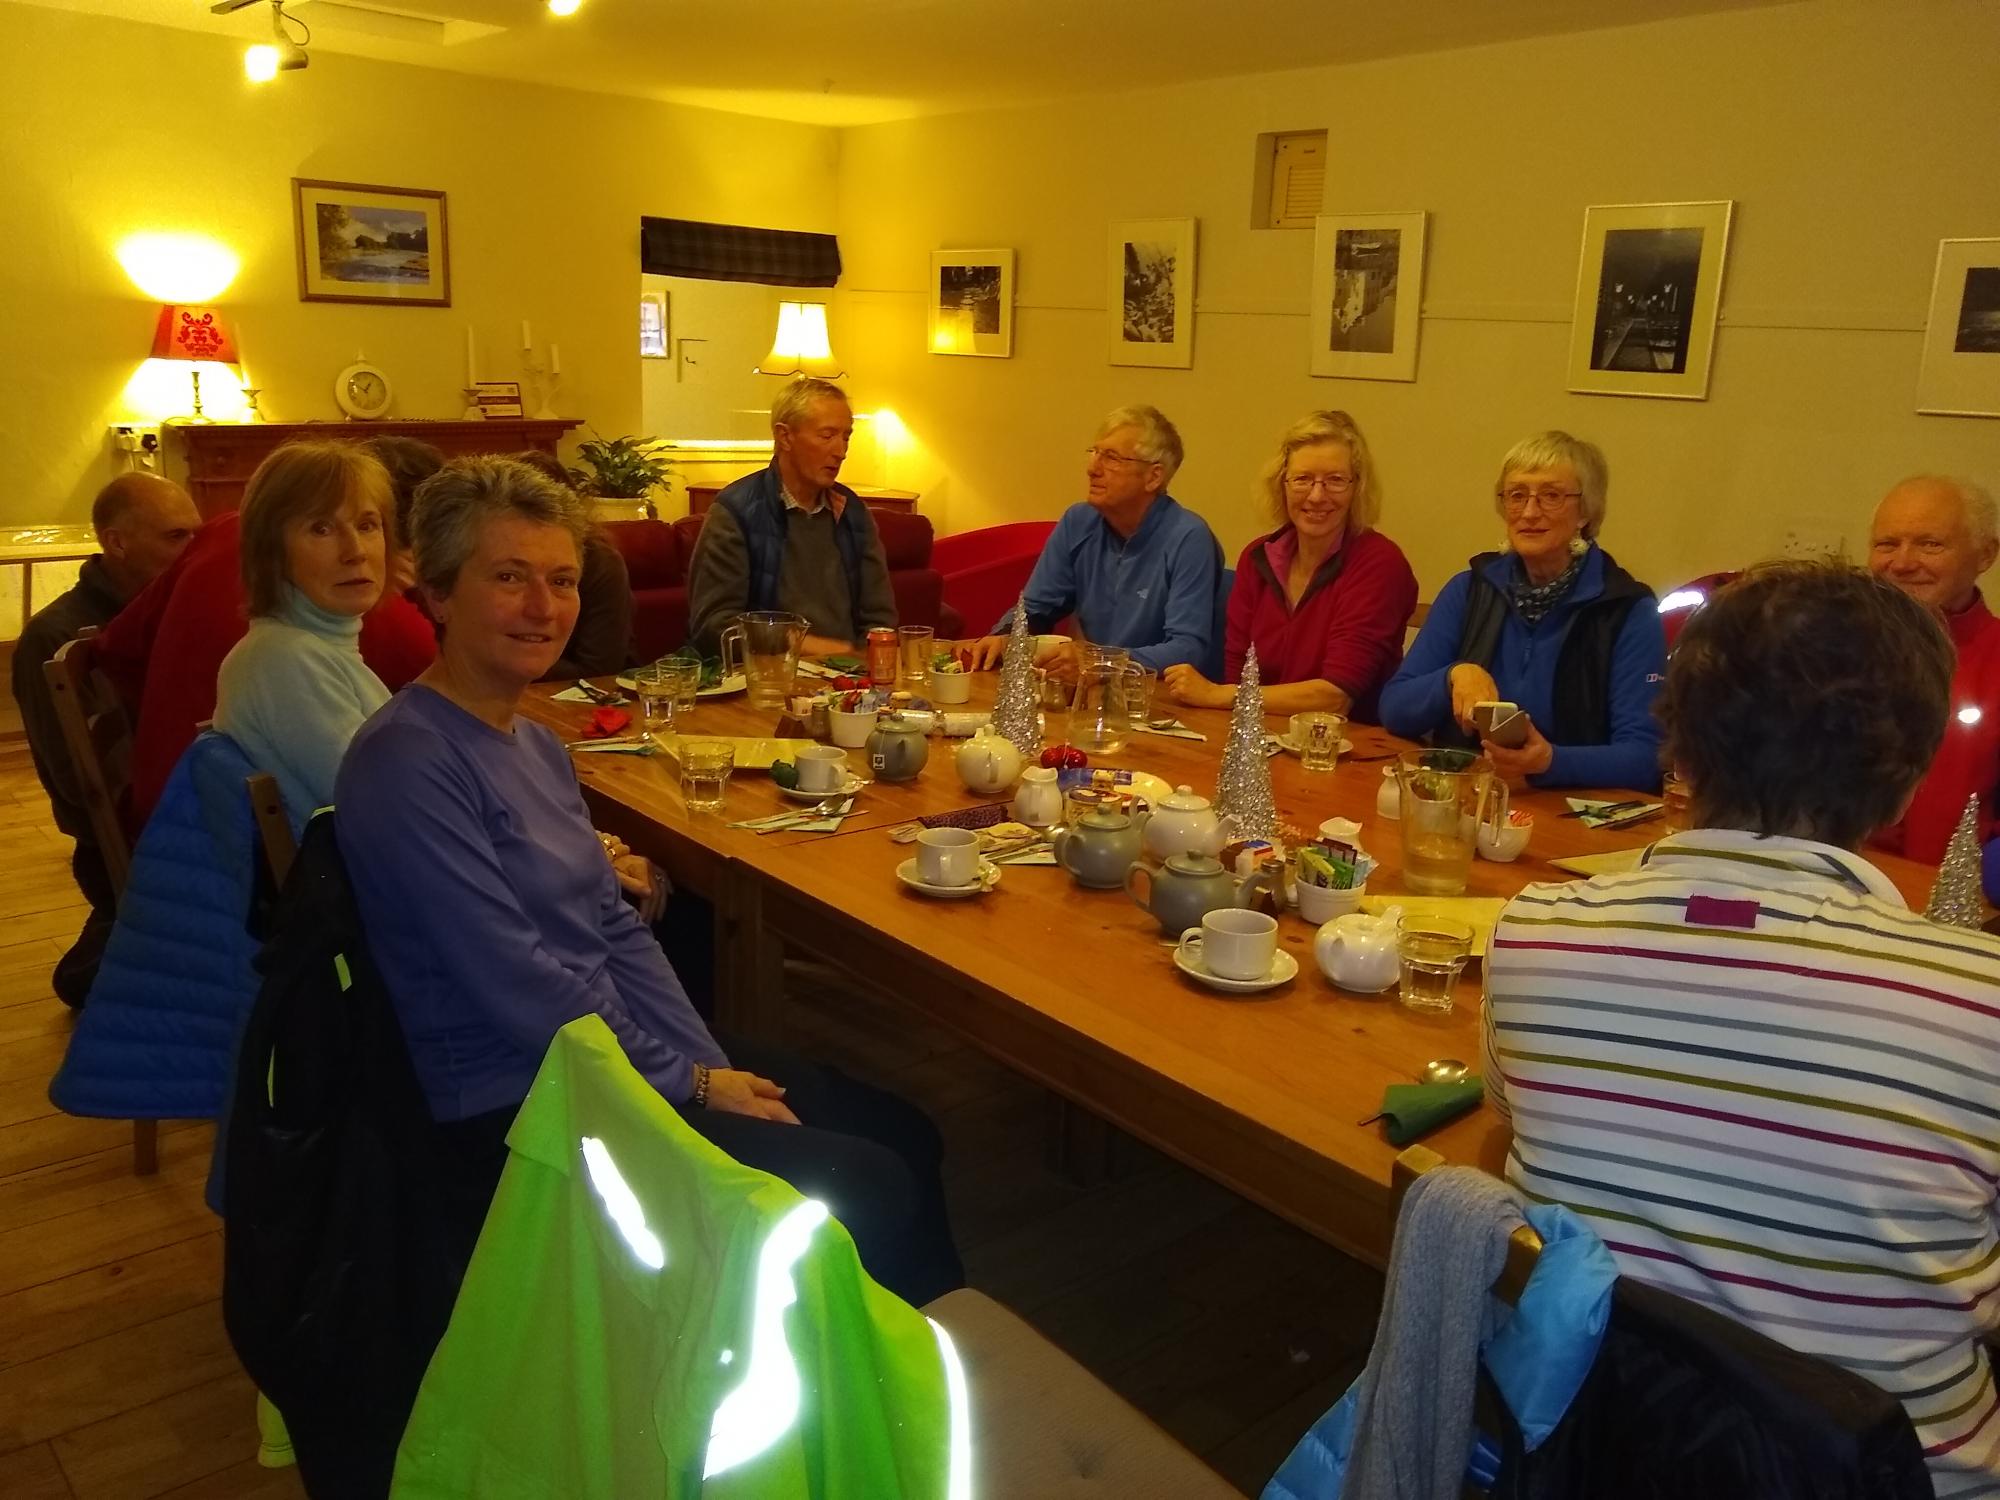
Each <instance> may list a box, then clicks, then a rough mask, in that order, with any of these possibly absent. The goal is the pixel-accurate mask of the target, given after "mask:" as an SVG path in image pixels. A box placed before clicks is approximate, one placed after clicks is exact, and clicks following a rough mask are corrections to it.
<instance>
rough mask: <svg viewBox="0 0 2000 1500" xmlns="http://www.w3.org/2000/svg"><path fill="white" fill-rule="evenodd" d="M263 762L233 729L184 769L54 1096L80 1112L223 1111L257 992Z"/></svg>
mask: <svg viewBox="0 0 2000 1500" xmlns="http://www.w3.org/2000/svg"><path fill="white" fill-rule="evenodd" d="M256 769H257V768H256V767H255V766H253V765H252V764H251V763H250V761H249V759H248V758H247V757H246V756H245V755H244V754H243V751H242V750H241V749H240V748H238V746H237V745H236V743H235V741H233V740H231V739H230V738H229V737H228V736H227V735H222V734H217V733H215V732H214V731H213V730H211V731H209V732H207V733H205V734H202V735H201V736H199V737H198V738H197V739H196V740H195V742H194V743H193V744H192V745H190V746H189V747H188V751H187V753H186V754H185V755H183V756H182V757H181V759H180V763H179V764H178V765H176V766H175V767H174V773H173V776H172V777H171V778H170V779H169V780H168V782H167V787H166V791H165V792H164V793H162V795H161V797H160V802H159V806H158V807H156V808H154V810H153V815H152V817H151V818H150V819H149V820H148V821H147V823H146V829H145V832H144V833H143V834H141V835H140V838H139V847H138V848H137V849H136V850H135V851H134V852H133V857H132V873H131V875H130V877H129V878H128V879H127V881H126V883H125V894H124V895H123V897H122V898H120V900H119V903H118V923H117V926H116V927H115V928H113V930H112V933H111V940H110V942H109V943H107V944H106V946H105V949H104V962H103V964H102V966H101V967H100V968H99V969H98V972H97V982H96V983H95V984H93V985H92V986H91V990H90V998H89V1001H88V1003H87V1004H86V1005H85V1007H84V1009H83V1011H82V1012H81V1014H79V1015H78V1016H77V1020H76V1030H75V1031H74V1032H73V1033H72V1034H71V1036H70V1042H69V1051H68V1053H67V1054H66V1055H65V1056H64V1058H63V1063H62V1067H61V1068H59V1069H58V1070H57V1072H56V1076H55V1078H54V1079H53V1080H52V1081H51V1082H50V1084H49V1099H50V1101H51V1102H52V1103H54V1105H55V1106H56V1108H58V1109H60V1110H63V1111H64V1112H66V1113H68V1114H73V1115H96V1116H102V1117H105V1118H108V1119H117V1120H143V1119H167V1120H207V1119H213V1118H214V1117H215V1116H216V1115H217V1114H219V1113H220V1112H221V1109H222V1104H223V1100H224V1098H225V1097H226V1096H227V1093H228V1087H229V1066H230V1060H231V1057H232V1055H233V1054H234V1052H235V1049H236V1037H237V1033H238V1032H239V1031H240V1030H241V1029H242V1026H243V1020H244V1017H245V1016H246V1015H248V1014H249V1010H250V1003H251V1002H252V1001H253V1000H255V999H256V998H257V984H258V979H257V974H256V971H255V969H254V968H253V966H252V961H253V959H254V958H255V957H256V954H257V949H258V944H257V942H256V941H255V940H254V939H252V937H251V936H250V933H249V930H248V926H247V923H248V919H249V914H250V900H251V894H252V890H253V881H254V871H255V868H256V859H255V850H256V842H257V827H256V822H255V820H254V819H253V817H252V816H251V812H250V798H249V794H248V792H247V791H246V790H245V788H244V785H243V782H244V778H245V777H247V776H250V775H252V774H254V773H255V771H256Z"/></svg>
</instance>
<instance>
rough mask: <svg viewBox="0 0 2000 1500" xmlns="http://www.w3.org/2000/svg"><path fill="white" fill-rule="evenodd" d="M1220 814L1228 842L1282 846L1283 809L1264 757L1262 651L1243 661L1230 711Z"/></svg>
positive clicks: (1220, 783)
mask: <svg viewBox="0 0 2000 1500" xmlns="http://www.w3.org/2000/svg"><path fill="white" fill-rule="evenodd" d="M1215 811H1216V813H1217V814H1218V815H1219V816H1220V817H1221V819H1222V831H1223V834H1224V836H1225V837H1227V838H1229V839H1230V840H1232V841H1234V840H1236V839H1269V840H1270V841H1271V842H1273V843H1275V842H1277V838H1278V804H1277V802H1276V801H1275V800H1274V799H1273V798H1272V796H1271V762H1270V759H1269V758H1268V757H1267V756H1266V755H1265V754H1264V686H1263V683H1262V681H1261V680H1260V679H1259V677H1258V673H1257V648H1256V647H1255V646H1252V647H1251V648H1250V649H1249V651H1248V652H1247V653H1246V654H1245V655H1244V658H1243V676H1242V678H1241V679H1240V680H1239V681H1238V682H1237V684H1236V702H1235V705H1234V707H1232V708H1231V709H1230V712H1229V739H1228V741H1227V743H1225V744H1224V746H1223V748H1222V774H1221V777H1220V779H1219V780H1218V781H1217V783H1216V794H1215Z"/></svg>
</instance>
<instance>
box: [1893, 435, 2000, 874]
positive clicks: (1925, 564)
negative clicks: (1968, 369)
mask: <svg viewBox="0 0 2000 1500" xmlns="http://www.w3.org/2000/svg"><path fill="white" fill-rule="evenodd" d="M1996 555H2000V520H1996V516H1995V512H1994V505H1993V497H1992V496H1991V495H1989V494H1987V493H1986V491H1985V490H1983V489H1981V488H1980V487H1979V486H1978V485H1976V484H1973V483H1971V482H1970V481H1968V480H1964V479H1947V478H1941V477H1939V476H1937V475H1933V474H1920V475H1916V476H1913V477H1912V478H1909V479H1905V480H1904V481H1903V482H1902V483H1901V484H1898V485H1897V486H1896V487H1895V488H1894V489H1892V490H1890V491H1889V493H1888V494H1887V495H1885V496H1884V497H1883V499H1882V503H1881V504H1880V505H1878V506H1877V507H1876V508H1875V520H1874V524H1873V525H1872V526H1871V527H1870V528H1869V533H1868V570H1869V571H1870V572H1871V573H1874V574H1875V575H1876V576H1877V577H1879V578H1884V579H1886V580H1888V581H1889V582H1890V583H1893V584H1894V585H1895V586H1896V587H1897V588H1899V589H1901V590H1902V591H1903V592H1904V593H1906V594H1908V595H1909V596H1910V597H1911V598H1912V599H1915V600H1916V601H1917V602H1918V603H1920V604H1927V605H1929V606H1930V607H1931V608H1932V609H1934V610H1936V611H1937V612H1938V613H1939V614H1940V615H1942V616H1943V618H1944V623H1945V625H1946V627H1947V628H1948V629H1949V630H1950V631H1951V639H1952V644H1953V645H1954V646H1956V647H1957V648H1958V667H1957V670H1956V671H1955V672H1954V673H1953V674H1952V680H1951V718H1950V720H1949V722H1948V723H1947V724H1946V726H1945V736H1944V743H1943V744H1942V745H1941V746H1939V747H1938V753H1937V756H1936V758H1935V759H1933V760H1932V762H1931V768H1930V770H1929V772H1928V773H1926V774H1925V776H1924V779H1923V782H1922V783H1921V784H1920V785H1919V786H1918V787H1917V793H1916V797H1915V798H1914V799H1913V800H1912V801H1911V803H1910V808H1909V811H1908V812H1906V813H1905V814H1904V815H1903V818H1902V821H1901V822H1898V823H1894V824H1891V825H1890V826H1889V827H1887V828H1884V829H1882V830H1881V831H1880V832H1878V833H1877V834H1876V835H1875V839H1874V842H1875V843H1876V844H1878V845H1880V846H1881V847H1883V848H1885V849H1891V850H1894V851H1895V852H1897V853H1899V854H1905V855H1908V856H1909V857H1910V858H1911V859H1921V860H1925V861H1927V862H1934V861H1936V860H1939V859H1942V858H1943V857H1944V848H1945V845H1946V844H1947V843H1948V842H1949V841H1950V839H1951V833H1952V830H1953V829H1954V828H1956V827H1957V826H1958V820H1959V817H1960V816H1961V815H1962V814H1963V813H1964V811H1965V804H1966V801H1967V799H1968V798H1970V797H1973V796H1975V795H1976V796H1978V798H1979V799H1980V818H1979V837H1980V841H1981V842H1982V843H1983V842H1984V841H1985V840H1986V839H1987V838H1988V837H1989V836H1990V835H1991V834H1992V832H1993V829H1994V822H1995V807H1994V796H1995V792H1996V790H2000V620H1996V619H1995V618H1994V616H1993V614H1992V612H1991V611H1990V610H1988V609H1987V607H1986V600H1985V598H1984V597H1983V596H1982V595H1981V594H1980V592H1979V575H1980V574H1982V573H1984V572H1985V571H1986V570H1987V569H1988V568H1990V567H1992V566H1993V561H1994V558H1995V556H1996Z"/></svg>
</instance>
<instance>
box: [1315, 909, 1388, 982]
mask: <svg viewBox="0 0 2000 1500" xmlns="http://www.w3.org/2000/svg"><path fill="white" fill-rule="evenodd" d="M1400 915H1401V914H1400V913H1399V912H1396V911H1394V910H1391V911H1387V912H1384V913H1383V914H1382V915H1381V916H1379V917H1377V916H1370V915H1368V914H1367V913H1366V912H1358V911H1357V912H1349V913H1348V914H1347V915H1346V916H1344V917H1335V918H1334V919H1333V920H1332V921H1331V922H1328V923H1327V924H1326V925H1325V926H1324V927H1322V928H1320V930H1319V935H1318V936H1317V937H1315V938H1314V939H1313V959H1314V961H1315V962H1317V963H1318V964H1319V968H1320V972H1321V973H1322V974H1324V975H1326V977H1327V978H1328V979H1330V980H1331V981H1333V984H1334V986H1335V987H1336V988H1338V989H1343V990H1349V991H1351V992H1353V993H1354V994H1357V995H1373V994H1378V993H1380V992H1381V991H1383V990H1386V989H1387V988H1389V986H1390V985H1392V984H1394V983H1395V982H1396V979H1397V976H1398V974H1399V972H1400V970H1401V962H1400V960H1399V959H1398V958H1397V955H1396V929H1397V925H1398V922H1399V919H1400Z"/></svg>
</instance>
